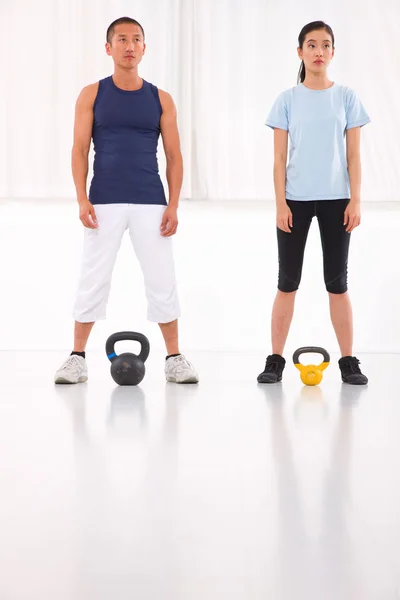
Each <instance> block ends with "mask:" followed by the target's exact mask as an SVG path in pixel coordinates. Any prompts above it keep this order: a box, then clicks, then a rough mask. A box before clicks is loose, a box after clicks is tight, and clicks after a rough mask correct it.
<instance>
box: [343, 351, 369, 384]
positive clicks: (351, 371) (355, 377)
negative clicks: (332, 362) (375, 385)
mask: <svg viewBox="0 0 400 600" xmlns="http://www.w3.org/2000/svg"><path fill="white" fill-rule="evenodd" d="M359 364H360V361H359V360H358V358H356V357H355V356H343V358H341V359H340V360H339V368H340V370H341V372H342V381H343V382H344V383H350V384H351V385H366V384H367V383H368V377H366V376H365V375H363V374H362V373H361V370H360V367H359V366H358V365H359Z"/></svg>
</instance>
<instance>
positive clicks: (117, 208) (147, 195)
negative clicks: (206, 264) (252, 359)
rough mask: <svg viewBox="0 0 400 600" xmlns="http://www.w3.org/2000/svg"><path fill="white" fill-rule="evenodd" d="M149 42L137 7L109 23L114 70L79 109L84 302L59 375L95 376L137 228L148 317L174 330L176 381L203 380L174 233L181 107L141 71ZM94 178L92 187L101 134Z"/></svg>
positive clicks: (61, 378)
mask: <svg viewBox="0 0 400 600" xmlns="http://www.w3.org/2000/svg"><path fill="white" fill-rule="evenodd" d="M145 49H146V44H145V36H144V31H143V28H142V26H141V25H140V24H139V23H138V22H137V21H135V20H134V19H131V18H129V17H123V18H121V19H117V20H116V21H114V22H113V23H112V24H111V25H110V26H109V28H108V30H107V43H106V51H107V54H108V55H109V56H111V57H112V59H113V61H114V74H113V76H112V77H107V78H105V79H102V80H101V81H99V82H97V83H95V84H92V85H89V86H87V87H85V88H84V89H83V90H82V92H81V93H80V95H79V97H78V100H77V103H76V112H75V126H74V144H73V149H72V174H73V178H74V183H75V187H76V193H77V199H78V203H79V215H80V220H81V222H82V223H83V225H84V226H85V232H84V249H83V261H82V271H81V276H80V281H79V286H78V292H77V297H76V302H75V307H74V318H75V336H74V349H73V352H72V353H71V355H70V356H69V357H68V359H67V360H66V361H65V363H64V364H63V365H62V366H61V367H60V369H59V370H58V371H57V373H56V375H55V383H81V382H84V381H86V380H87V367H86V355H85V348H86V344H87V341H88V338H89V335H90V332H91V330H92V327H93V325H94V323H95V321H97V320H98V319H104V318H105V316H106V305H107V301H108V295H109V291H110V285H111V276H112V271H113V267H114V263H115V260H116V257H117V253H118V250H119V247H120V244H121V240H122V236H123V234H124V232H125V230H126V229H129V234H130V237H131V241H132V244H133V247H134V250H135V253H136V256H137V258H138V260H139V262H140V265H141V268H142V271H143V275H144V282H145V289H146V296H147V300H148V319H149V320H150V321H153V322H157V323H158V324H159V326H160V329H161V332H162V335H163V337H164V341H165V345H166V349H167V355H168V356H167V358H166V362H165V375H166V379H167V381H171V382H175V383H197V382H198V375H197V373H196V371H195V369H194V368H193V365H192V364H191V363H190V362H189V361H187V360H186V358H185V357H184V356H183V355H182V354H181V353H180V351H179V343H178V317H179V314H180V309H179V301H178V296H177V289H176V282H175V269H174V260H173V251H172V239H171V236H173V235H174V234H175V233H176V230H177V226H178V218H177V209H178V201H179V194H180V190H181V186H182V177H183V167H182V155H181V151H180V141H179V133H178V127H177V119H176V109H175V105H174V102H173V100H172V98H171V96H170V95H169V94H167V93H166V92H163V91H161V90H158V89H157V88H156V87H155V86H153V85H152V84H150V83H148V82H147V81H145V80H143V79H141V78H140V77H139V74H138V66H139V63H140V62H141V60H142V58H143V55H144V53H145ZM160 133H161V136H162V140H163V145H164V150H165V154H166V159H167V181H168V188H169V203H168V205H167V202H166V199H165V194H164V189H163V186H162V183H161V179H160V176H159V173H158V163H157V144H158V139H159V135H160ZM92 137H93V144H94V150H95V160H94V169H93V179H92V182H91V186H90V192H89V197H88V196H87V191H86V181H87V174H88V155H89V149H90V143H91V139H92Z"/></svg>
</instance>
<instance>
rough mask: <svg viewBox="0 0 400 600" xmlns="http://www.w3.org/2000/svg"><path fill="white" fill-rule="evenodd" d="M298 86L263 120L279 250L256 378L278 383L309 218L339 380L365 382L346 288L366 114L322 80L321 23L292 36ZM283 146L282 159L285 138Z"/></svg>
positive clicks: (325, 29) (330, 38)
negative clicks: (268, 132) (266, 349)
mask: <svg viewBox="0 0 400 600" xmlns="http://www.w3.org/2000/svg"><path fill="white" fill-rule="evenodd" d="M297 50H298V55H299V58H300V59H301V60H302V64H301V67H300V71H299V77H298V85H297V86H296V87H294V88H291V89H289V90H286V91H285V92H283V93H282V94H281V95H280V96H279V97H278V98H277V100H276V102H275V104H274V106H273V108H272V110H271V112H270V114H269V116H268V119H267V121H266V125H268V126H269V127H271V128H272V129H273V130H274V154H275V162H274V184H275V194H276V205H277V235H278V252H279V281H278V293H277V296H276V299H275V302H274V306H273V311H272V355H270V356H268V358H267V361H266V365H265V369H264V371H263V373H261V374H260V375H259V376H258V379H257V380H258V382H259V383H276V382H278V381H281V380H282V371H283V369H284V367H285V359H284V358H283V356H282V354H283V350H284V347H285V343H286V339H287V336H288V333H289V328H290V324H291V321H292V317H293V311H294V302H295V296H296V291H297V289H298V287H299V283H300V279H301V271H302V266H303V257H304V248H305V244H306V240H307V234H308V230H309V227H310V224H311V220H312V218H313V217H314V216H316V217H317V219H318V224H319V228H320V234H321V242H322V249H323V255H324V279H325V286H326V289H327V291H328V295H329V304H330V314H331V319H332V324H333V327H334V329H335V333H336V337H337V340H338V343H339V347H340V351H341V355H342V357H341V359H340V360H339V367H340V370H341V375H342V380H343V381H344V382H345V383H349V384H356V385H363V384H366V383H368V379H367V377H366V376H365V375H363V374H362V373H361V371H360V368H359V364H360V363H359V360H358V359H357V358H356V357H355V356H352V353H353V352H352V351H353V348H352V346H353V318H352V309H351V303H350V299H349V295H348V293H347V259H348V251H349V242H350V235H351V232H352V231H353V230H354V229H355V227H357V226H358V225H359V224H360V185H361V162H360V129H361V127H362V126H363V125H366V124H367V123H369V121H370V119H369V117H368V115H367V113H366V112H365V109H364V107H363V106H362V104H361V102H360V101H359V99H358V98H357V96H356V94H355V93H354V92H353V91H352V90H351V89H349V88H346V87H344V86H341V85H338V84H336V83H334V82H332V81H330V80H329V78H328V74H327V69H328V66H329V63H330V62H331V60H332V58H333V56H334V52H335V38H334V35H333V31H332V29H331V27H329V25H327V24H326V23H324V22H322V21H316V22H313V23H309V24H308V25H306V26H305V27H303V29H302V31H301V32H300V35H299V47H298V49H297ZM289 136H290V141H291V147H290V153H289V164H288V165H287V166H286V162H287V148H288V137H289Z"/></svg>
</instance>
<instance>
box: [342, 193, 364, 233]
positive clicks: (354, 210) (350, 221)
mask: <svg viewBox="0 0 400 600" xmlns="http://www.w3.org/2000/svg"><path fill="white" fill-rule="evenodd" d="M360 222H361V209H360V202H358V201H356V200H350V202H349V203H348V205H347V207H346V210H345V211H344V223H343V225H344V226H345V227H346V231H347V232H348V233H350V232H351V231H353V229H355V228H356V227H358V226H359V224H360Z"/></svg>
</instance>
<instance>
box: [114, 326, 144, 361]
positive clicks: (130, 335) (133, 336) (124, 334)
mask: <svg viewBox="0 0 400 600" xmlns="http://www.w3.org/2000/svg"><path fill="white" fill-rule="evenodd" d="M124 340H132V341H134V342H140V344H141V346H142V347H141V350H140V354H139V357H138V358H139V359H140V360H141V361H142V362H146V360H147V359H148V356H149V354H150V342H149V340H148V339H147V337H146V336H145V335H143V333H136V332H135V331H117V333H113V334H112V335H110V337H109V338H108V340H107V341H106V354H107V357H108V359H109V360H110V361H111V362H112V361H113V360H114V359H115V358H116V357H117V356H118V354H116V352H115V344H116V343H117V342H123V341H124Z"/></svg>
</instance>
